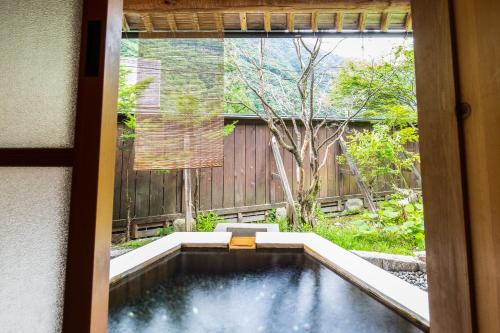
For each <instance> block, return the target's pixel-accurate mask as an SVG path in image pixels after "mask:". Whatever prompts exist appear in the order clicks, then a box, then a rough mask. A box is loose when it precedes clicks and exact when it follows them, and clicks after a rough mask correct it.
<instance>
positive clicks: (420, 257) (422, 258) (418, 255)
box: [414, 251, 425, 262]
mask: <svg viewBox="0 0 500 333" xmlns="http://www.w3.org/2000/svg"><path fill="white" fill-rule="evenodd" d="M414 254H415V257H416V258H417V259H418V260H420V261H422V262H425V251H416V252H415V253H414Z"/></svg>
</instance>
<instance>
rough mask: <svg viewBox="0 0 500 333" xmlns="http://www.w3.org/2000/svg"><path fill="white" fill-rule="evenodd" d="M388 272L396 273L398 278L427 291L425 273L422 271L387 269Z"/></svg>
mask: <svg viewBox="0 0 500 333" xmlns="http://www.w3.org/2000/svg"><path fill="white" fill-rule="evenodd" d="M389 273H391V274H394V275H396V276H397V277H398V278H400V279H403V280H405V281H406V282H408V283H411V284H413V285H415V286H417V287H419V288H420V289H422V290H424V291H427V274H426V273H425V272H423V271H417V272H408V271H400V272H391V271H389Z"/></svg>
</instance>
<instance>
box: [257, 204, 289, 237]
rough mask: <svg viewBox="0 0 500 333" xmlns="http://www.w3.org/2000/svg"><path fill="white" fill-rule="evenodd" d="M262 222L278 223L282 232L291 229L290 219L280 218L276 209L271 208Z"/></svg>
mask: <svg viewBox="0 0 500 333" xmlns="http://www.w3.org/2000/svg"><path fill="white" fill-rule="evenodd" d="M262 223H277V224H278V225H279V228H280V231H281V232H287V231H291V230H290V226H289V225H288V221H287V220H286V219H285V218H278V217H277V216H276V209H274V208H273V209H271V210H270V211H269V212H268V213H267V216H266V218H265V220H264V221H262Z"/></svg>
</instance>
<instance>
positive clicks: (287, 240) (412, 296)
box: [256, 232, 429, 328]
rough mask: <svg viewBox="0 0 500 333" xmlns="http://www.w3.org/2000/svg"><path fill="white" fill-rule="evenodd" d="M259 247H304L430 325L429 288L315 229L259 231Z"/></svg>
mask: <svg viewBox="0 0 500 333" xmlns="http://www.w3.org/2000/svg"><path fill="white" fill-rule="evenodd" d="M256 246H257V249H259V248H261V249H262V248H265V249H270V248H300V247H302V248H303V249H304V251H305V252H306V253H308V254H309V255H311V256H313V257H314V258H316V259H317V260H319V261H321V262H322V263H323V264H324V265H326V266H327V267H329V268H330V269H332V270H333V271H334V272H336V273H337V274H339V275H341V276H342V277H344V278H345V279H346V280H348V281H350V282H352V283H353V284H355V285H358V286H359V287H361V288H362V289H364V290H365V291H367V292H368V293H369V294H371V295H372V296H373V297H375V298H377V299H378V300H380V301H381V302H383V303H384V304H386V305H388V306H389V307H391V308H393V309H394V310H396V311H398V312H399V313H401V314H402V315H404V316H405V317H407V318H409V319H410V320H412V321H414V322H415V323H417V324H418V325H420V326H422V327H424V328H428V327H429V301H428V295H427V293H426V292H425V291H422V290H420V289H419V288H417V287H415V286H413V285H411V284H409V283H407V282H405V281H403V280H401V279H399V278H398V277H396V276H394V275H392V274H391V273H389V272H386V271H385V270H383V269H382V268H380V267H377V266H375V265H373V264H371V263H369V262H368V261H366V260H364V259H362V258H361V257H359V256H357V255H355V254H354V253H352V252H350V251H347V250H345V249H343V248H341V247H340V246H337V245H335V244H333V243H332V242H330V241H328V240H326V239H324V238H323V237H321V236H318V235H316V234H314V233H288V232H287V233H284V232H283V233H257V235H256Z"/></svg>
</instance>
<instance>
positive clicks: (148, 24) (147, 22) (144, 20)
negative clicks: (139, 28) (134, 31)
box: [141, 14, 155, 32]
mask: <svg viewBox="0 0 500 333" xmlns="http://www.w3.org/2000/svg"><path fill="white" fill-rule="evenodd" d="M141 20H142V23H143V24H144V27H145V28H146V31H147V32H153V31H154V30H155V29H154V27H153V23H152V22H151V16H149V14H142V15H141Z"/></svg>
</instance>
